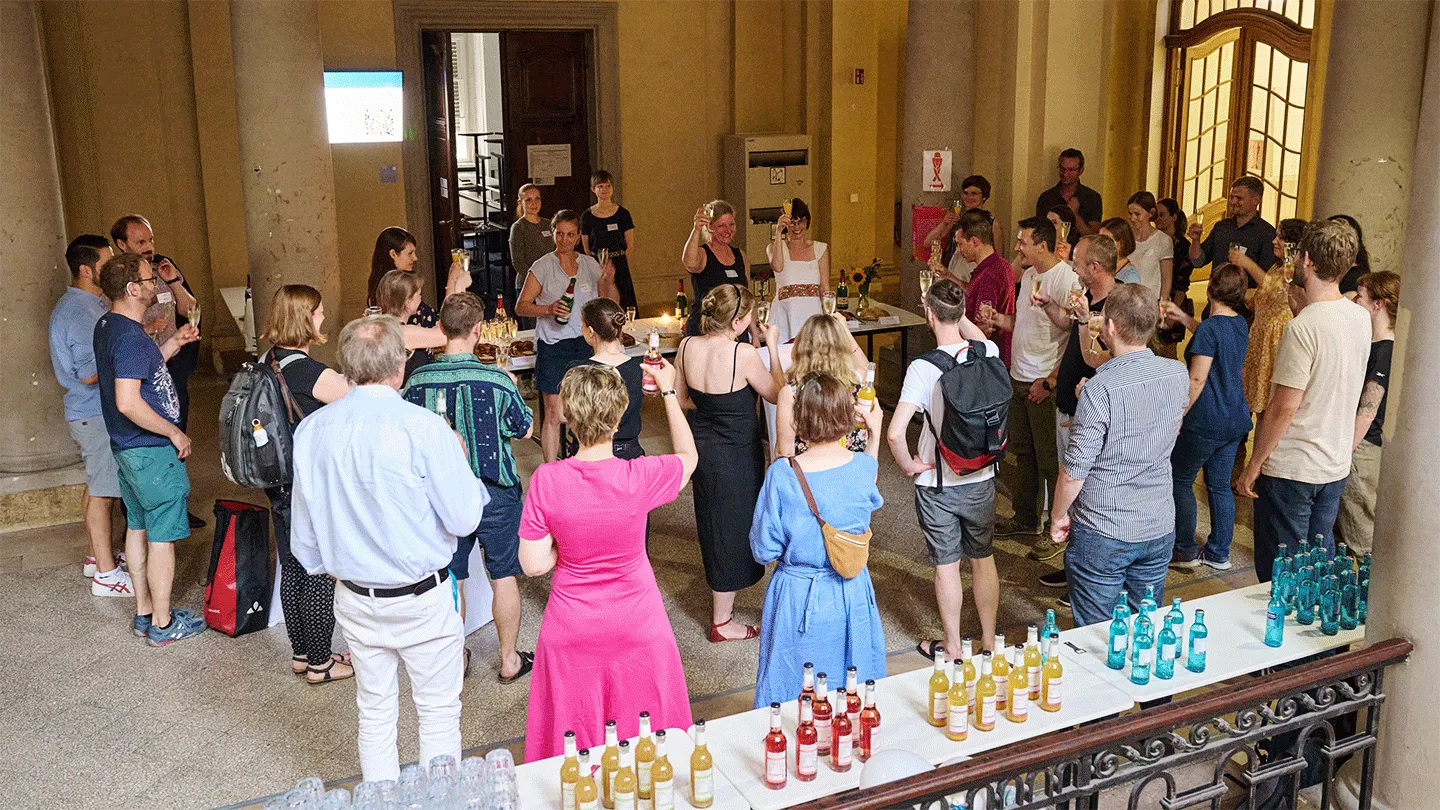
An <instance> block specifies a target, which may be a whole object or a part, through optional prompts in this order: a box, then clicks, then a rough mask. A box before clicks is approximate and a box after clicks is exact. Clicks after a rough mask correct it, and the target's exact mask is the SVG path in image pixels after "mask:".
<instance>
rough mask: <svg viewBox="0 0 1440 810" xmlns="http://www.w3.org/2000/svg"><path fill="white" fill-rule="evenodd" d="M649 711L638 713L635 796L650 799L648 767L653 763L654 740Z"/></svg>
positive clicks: (645, 799)
mask: <svg viewBox="0 0 1440 810" xmlns="http://www.w3.org/2000/svg"><path fill="white" fill-rule="evenodd" d="M650 734H651V732H650V713H649V712H641V713H640V738H639V739H638V740H636V741H635V796H636V797H637V798H638V799H639V801H641V802H642V803H643V802H648V801H649V800H650V768H651V767H652V766H653V765H654V764H655V740H654V738H653V737H651V736H650Z"/></svg>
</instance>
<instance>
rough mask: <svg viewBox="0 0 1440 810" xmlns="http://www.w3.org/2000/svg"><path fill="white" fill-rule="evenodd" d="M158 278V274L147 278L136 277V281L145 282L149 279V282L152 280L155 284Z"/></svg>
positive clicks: (138, 282) (137, 282)
mask: <svg viewBox="0 0 1440 810" xmlns="http://www.w3.org/2000/svg"><path fill="white" fill-rule="evenodd" d="M156 278H157V277H156V276H149V277H147V278H137V279H135V283H136V284H144V283H145V282H147V281H148V282H150V283H152V284H153V283H155V281H156Z"/></svg>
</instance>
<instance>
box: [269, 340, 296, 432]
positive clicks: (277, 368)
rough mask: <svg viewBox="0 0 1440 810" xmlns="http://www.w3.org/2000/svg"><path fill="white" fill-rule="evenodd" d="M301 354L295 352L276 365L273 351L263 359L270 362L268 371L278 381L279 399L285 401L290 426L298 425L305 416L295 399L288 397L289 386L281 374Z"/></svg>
mask: <svg viewBox="0 0 1440 810" xmlns="http://www.w3.org/2000/svg"><path fill="white" fill-rule="evenodd" d="M301 354H303V352H296V353H295V354H292V355H290V356H289V357H286V358H285V359H284V360H281V361H279V362H278V363H277V362H276V361H275V352H274V351H273V350H271V351H268V352H266V353H265V357H266V358H267V359H268V360H269V362H270V370H271V371H274V372H275V378H276V379H278V380H279V381H280V397H281V399H284V400H285V411H286V415H287V416H288V417H289V419H290V424H291V425H292V426H293V425H298V424H300V420H301V419H304V418H305V414H304V412H302V411H301V410H300V406H299V405H297V404H295V397H293V396H291V395H290V386H289V384H287V383H286V382H285V375H284V374H283V373H281V372H283V371H284V370H285V367H286V366H288V365H290V364H291V363H294V362H295V361H297V360H299V359H300V355H301Z"/></svg>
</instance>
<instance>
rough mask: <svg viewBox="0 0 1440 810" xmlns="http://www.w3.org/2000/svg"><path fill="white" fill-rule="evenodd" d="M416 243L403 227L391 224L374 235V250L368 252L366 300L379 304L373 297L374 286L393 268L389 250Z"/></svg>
mask: <svg viewBox="0 0 1440 810" xmlns="http://www.w3.org/2000/svg"><path fill="white" fill-rule="evenodd" d="M414 244H418V243H417V242H416V241H415V237H414V236H413V235H412V234H411V233H410V232H409V231H407V230H405V229H404V228H401V227H399V226H397V225H391V226H390V227H388V228H386V229H385V230H383V231H381V232H380V235H379V236H377V237H375V252H373V253H371V254H370V280H369V281H368V282H366V285H365V297H366V300H367V301H370V302H372V303H375V304H376V305H377V306H378V305H379V302H378V299H377V298H376V297H375V288H376V287H379V286H380V278H381V277H382V276H384V275H385V274H386V273H388V272H390V271H391V270H394V269H396V268H395V260H394V259H392V258H390V251H392V250H393V251H395V252H396V253H399V252H401V251H403V250H404V249H405V246H406V245H414Z"/></svg>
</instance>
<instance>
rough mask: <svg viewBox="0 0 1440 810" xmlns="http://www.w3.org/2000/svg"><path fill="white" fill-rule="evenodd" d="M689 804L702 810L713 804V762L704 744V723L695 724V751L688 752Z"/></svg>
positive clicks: (708, 749)
mask: <svg viewBox="0 0 1440 810" xmlns="http://www.w3.org/2000/svg"><path fill="white" fill-rule="evenodd" d="M690 803H691V804H693V805H694V806H695V807H697V808H700V810H704V808H706V807H709V806H710V805H712V804H714V803H715V760H714V758H712V757H711V756H710V748H709V747H708V746H707V745H706V744H705V721H704V720H700V721H698V722H696V723H695V750H694V751H691V752H690Z"/></svg>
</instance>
